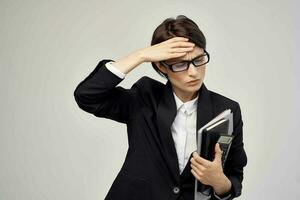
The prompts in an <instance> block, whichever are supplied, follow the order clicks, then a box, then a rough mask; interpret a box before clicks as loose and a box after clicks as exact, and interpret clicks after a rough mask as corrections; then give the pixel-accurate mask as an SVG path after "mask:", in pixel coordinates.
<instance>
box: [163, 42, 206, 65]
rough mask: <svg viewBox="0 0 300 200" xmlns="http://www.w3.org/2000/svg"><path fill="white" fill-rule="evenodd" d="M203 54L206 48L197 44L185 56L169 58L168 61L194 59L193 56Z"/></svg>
mask: <svg viewBox="0 0 300 200" xmlns="http://www.w3.org/2000/svg"><path fill="white" fill-rule="evenodd" d="M201 54H204V50H203V49H202V48H200V47H198V46H195V48H194V50H193V51H189V52H187V54H186V55H184V56H181V57H177V58H172V59H169V60H168V62H172V61H180V60H192V59H193V58H195V57H196V56H199V55H201Z"/></svg>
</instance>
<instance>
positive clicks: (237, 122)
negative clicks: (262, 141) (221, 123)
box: [224, 103, 247, 199]
mask: <svg viewBox="0 0 300 200" xmlns="http://www.w3.org/2000/svg"><path fill="white" fill-rule="evenodd" d="M233 114H234V117H233V121H234V127H233V135H234V136H235V137H234V139H233V142H232V145H231V148H230V150H229V153H228V157H227V161H226V164H225V168H224V173H225V175H226V176H227V177H228V179H229V180H230V181H231V183H232V188H231V191H230V193H231V198H230V199H233V198H235V197H238V196H240V195H241V193H242V181H243V177H244V171H243V168H244V167H245V166H246V165H247V155H246V153H245V150H244V143H243V120H242V115H241V109H240V106H239V104H238V103H237V106H236V109H235V111H234V112H233Z"/></svg>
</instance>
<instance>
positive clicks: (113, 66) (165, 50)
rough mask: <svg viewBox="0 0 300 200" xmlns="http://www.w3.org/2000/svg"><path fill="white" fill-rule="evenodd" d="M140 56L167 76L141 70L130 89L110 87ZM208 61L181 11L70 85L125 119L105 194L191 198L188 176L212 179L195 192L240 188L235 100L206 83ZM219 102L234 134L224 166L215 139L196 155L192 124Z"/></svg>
mask: <svg viewBox="0 0 300 200" xmlns="http://www.w3.org/2000/svg"><path fill="white" fill-rule="evenodd" d="M186 61H191V62H186ZM144 62H151V64H152V66H153V68H154V69H155V70H156V71H157V72H158V73H159V74H160V75H162V76H163V77H165V78H166V79H167V83H166V84H162V83H161V82H159V81H156V80H154V79H152V78H149V77H147V76H143V77H142V78H140V79H139V80H138V81H137V82H136V83H134V84H133V86H132V87H131V88H130V89H124V88H122V87H120V86H117V85H118V84H119V83H120V82H121V81H122V80H123V79H124V78H125V76H126V74H128V73H129V72H130V71H131V70H133V69H134V68H135V67H137V66H139V65H140V64H141V63H144ZM208 62H209V53H208V52H207V51H206V39H205V37H204V35H203V33H202V32H201V30H200V29H199V27H198V26H197V25H196V24H195V23H194V22H193V21H192V20H191V19H189V18H187V17H185V16H183V15H180V16H178V17H177V18H176V19H173V18H168V19H166V20H164V21H163V22H162V23H161V24H160V25H159V26H158V27H157V28H156V30H155V31H154V33H153V37H152V42H151V46H149V47H145V48H141V49H139V50H136V51H134V52H132V53H130V54H129V55H127V56H125V57H123V58H120V59H118V60H111V59H103V60H101V61H100V62H99V63H98V65H97V67H96V68H95V69H94V70H93V72H91V73H90V74H89V76H88V77H86V78H85V79H84V80H83V81H82V82H81V83H80V84H79V85H78V86H77V87H76V89H75V91H74V96H75V100H76V102H77V104H78V106H79V107H80V108H81V109H83V110H84V111H86V112H89V113H92V114H94V115H95V116H97V117H103V118H108V119H112V120H114V121H117V122H121V123H125V124H126V125H127V132H128V144H129V148H128V151H127V154H126V159H125V161H124V164H123V165H122V168H121V170H120V172H119V173H118V175H117V177H116V179H115V180H114V182H113V184H112V186H111V188H110V190H109V192H108V194H107V195H106V197H105V199H107V200H112V199H114V200H120V199H122V200H126V199H128V200H129V199H130V200H135V199H136V200H137V199H138V200H172V199H174V200H175V199H184V200H192V199H194V186H195V179H197V180H198V181H200V182H201V183H203V184H206V185H210V186H212V187H211V188H212V190H211V191H210V193H209V194H208V196H206V195H203V196H202V197H201V198H200V199H233V198H234V197H237V196H239V195H240V194H241V189H242V180H243V168H244V166H246V164H247V157H246V153H245V151H244V147H243V146H244V145H243V131H242V126H243V122H242V117H241V111H240V106H239V104H238V103H237V102H235V101H233V100H231V99H229V98H227V97H224V96H222V95H220V94H217V93H215V92H212V91H209V90H208V89H207V88H206V86H205V85H204V83H203V80H204V76H205V68H206V64H207V63H208ZM225 109H231V110H232V111H233V120H234V130H233V135H234V136H235V137H234V140H233V142H232V145H231V150H230V151H229V154H228V157H227V161H226V164H225V167H224V171H223V169H222V165H221V154H222V152H221V150H220V147H219V146H218V144H217V145H216V147H215V157H214V160H213V161H210V160H206V159H204V158H202V157H200V156H199V155H198V154H197V152H196V148H197V147H196V131H197V130H199V129H200V128H201V127H202V126H203V125H205V124H206V123H207V122H209V121H210V120H211V119H212V118H214V117H215V116H216V115H217V114H219V113H220V112H221V111H223V110H225ZM108 153H109V150H108Z"/></svg>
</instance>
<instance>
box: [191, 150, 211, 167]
mask: <svg viewBox="0 0 300 200" xmlns="http://www.w3.org/2000/svg"><path fill="white" fill-rule="evenodd" d="M192 155H193V158H191V162H197V163H199V164H201V165H203V166H205V167H210V165H211V162H210V161H209V160H206V159H204V158H202V157H200V156H199V155H198V153H197V152H193V154H192Z"/></svg>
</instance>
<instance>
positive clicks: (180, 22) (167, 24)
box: [151, 15, 206, 78]
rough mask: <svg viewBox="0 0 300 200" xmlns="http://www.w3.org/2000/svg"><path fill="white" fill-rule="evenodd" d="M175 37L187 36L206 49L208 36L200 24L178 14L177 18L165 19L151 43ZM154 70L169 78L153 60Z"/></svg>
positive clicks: (156, 30)
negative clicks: (200, 27) (206, 36)
mask: <svg viewBox="0 0 300 200" xmlns="http://www.w3.org/2000/svg"><path fill="white" fill-rule="evenodd" d="M173 37H185V38H189V40H190V41H191V42H193V43H195V45H196V46H198V47H200V48H202V49H204V50H205V49H206V38H205V36H204V34H203V33H202V31H201V30H200V29H199V27H198V25H197V24H196V23H195V22H194V21H192V20H191V19H189V18H187V17H186V16H184V15H178V16H177V17H176V19H174V18H171V17H170V18H167V19H165V20H164V21H163V22H162V23H161V24H160V25H159V26H158V27H157V28H156V29H155V31H154V32H153V35H152V40H151V45H155V44H158V43H160V42H163V41H166V40H168V39H171V38H173ZM151 65H152V66H153V68H154V70H155V71H156V72H157V73H158V74H159V75H161V76H163V77H165V78H168V77H167V75H166V74H164V73H162V72H161V71H160V70H159V69H158V67H157V66H156V65H155V63H154V62H151Z"/></svg>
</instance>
